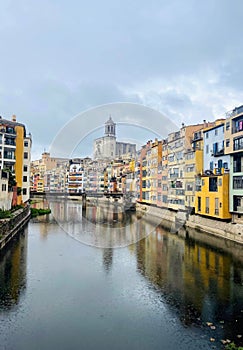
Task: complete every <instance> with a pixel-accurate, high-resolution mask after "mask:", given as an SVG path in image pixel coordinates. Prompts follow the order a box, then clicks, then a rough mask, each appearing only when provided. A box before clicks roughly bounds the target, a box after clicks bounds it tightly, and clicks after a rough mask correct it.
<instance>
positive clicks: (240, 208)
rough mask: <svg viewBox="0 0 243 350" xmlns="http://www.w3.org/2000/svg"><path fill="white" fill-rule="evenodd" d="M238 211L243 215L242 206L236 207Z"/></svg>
mask: <svg viewBox="0 0 243 350" xmlns="http://www.w3.org/2000/svg"><path fill="white" fill-rule="evenodd" d="M236 209H237V213H240V214H243V207H242V206H238V207H236Z"/></svg>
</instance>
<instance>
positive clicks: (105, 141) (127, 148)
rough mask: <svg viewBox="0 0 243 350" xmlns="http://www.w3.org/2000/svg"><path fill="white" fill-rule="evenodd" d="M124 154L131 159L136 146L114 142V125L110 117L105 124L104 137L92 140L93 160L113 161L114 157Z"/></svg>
mask: <svg viewBox="0 0 243 350" xmlns="http://www.w3.org/2000/svg"><path fill="white" fill-rule="evenodd" d="M125 154H130V155H131V157H132V156H135V154H136V145H135V144H132V143H126V142H117V141H116V124H115V123H114V122H113V120H112V118H111V117H110V118H109V120H108V121H107V122H106V123H105V136H103V137H99V138H98V139H95V140H94V145H93V156H94V159H104V158H107V159H115V158H116V157H122V156H123V155H125Z"/></svg>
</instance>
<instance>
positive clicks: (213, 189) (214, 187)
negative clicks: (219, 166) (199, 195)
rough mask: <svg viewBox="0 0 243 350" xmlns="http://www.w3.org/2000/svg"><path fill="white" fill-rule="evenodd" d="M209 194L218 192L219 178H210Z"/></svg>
mask: <svg viewBox="0 0 243 350" xmlns="http://www.w3.org/2000/svg"><path fill="white" fill-rule="evenodd" d="M209 192H218V179H217V177H210V178H209Z"/></svg>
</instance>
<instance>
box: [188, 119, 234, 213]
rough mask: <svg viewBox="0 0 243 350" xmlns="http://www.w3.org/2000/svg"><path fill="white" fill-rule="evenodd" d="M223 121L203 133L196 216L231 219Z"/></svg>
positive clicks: (227, 156) (227, 161) (228, 159)
mask: <svg viewBox="0 0 243 350" xmlns="http://www.w3.org/2000/svg"><path fill="white" fill-rule="evenodd" d="M224 130H225V120H221V121H219V124H218V125H216V126H214V127H211V128H207V129H206V130H204V131H203V139H204V148H203V150H204V152H203V153H204V162H203V173H202V175H201V184H200V186H199V188H198V189H197V191H196V203H195V212H196V214H200V215H205V216H209V217H214V218H218V219H223V220H228V219H231V214H230V212H229V162H230V157H229V155H225V143H224V139H225V136H224Z"/></svg>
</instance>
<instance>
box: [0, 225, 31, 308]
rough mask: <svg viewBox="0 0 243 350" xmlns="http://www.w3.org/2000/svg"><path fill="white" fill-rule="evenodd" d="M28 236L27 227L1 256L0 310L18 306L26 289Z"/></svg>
mask: <svg viewBox="0 0 243 350" xmlns="http://www.w3.org/2000/svg"><path fill="white" fill-rule="evenodd" d="M27 234H28V228H27V227H26V228H25V229H24V231H23V232H21V233H20V235H19V237H16V240H14V241H13V242H12V243H10V245H8V246H7V247H6V248H5V249H4V251H3V252H2V253H1V254H0V310H1V309H8V308H11V307H12V306H14V305H15V304H17V303H18V301H19V297H20V293H21V291H22V290H23V289H24V288H25V285H26V259H27Z"/></svg>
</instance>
